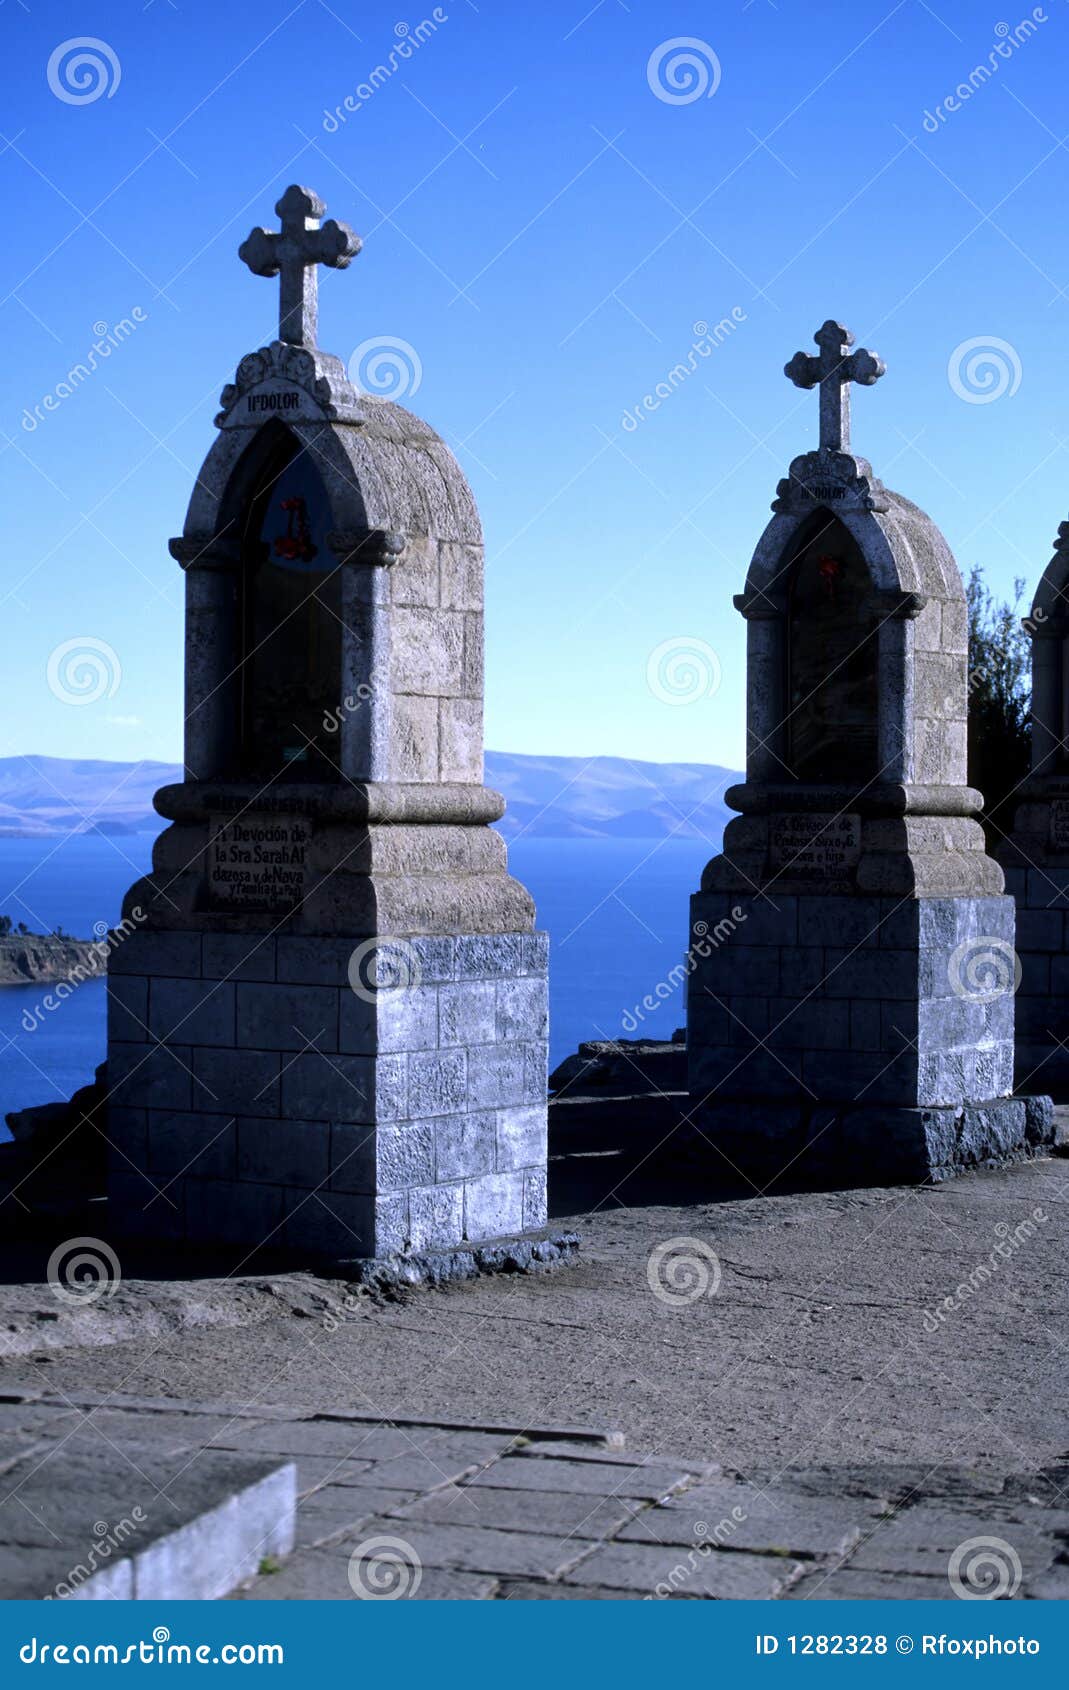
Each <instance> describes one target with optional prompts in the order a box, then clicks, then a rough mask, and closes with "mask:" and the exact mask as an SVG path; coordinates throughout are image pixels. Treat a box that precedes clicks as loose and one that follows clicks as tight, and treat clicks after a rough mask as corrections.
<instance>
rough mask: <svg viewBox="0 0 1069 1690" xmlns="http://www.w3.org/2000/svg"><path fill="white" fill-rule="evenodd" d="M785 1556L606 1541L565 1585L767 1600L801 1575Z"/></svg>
mask: <svg viewBox="0 0 1069 1690" xmlns="http://www.w3.org/2000/svg"><path fill="white" fill-rule="evenodd" d="M801 1571H802V1567H801V1564H800V1563H799V1562H797V1561H792V1560H789V1559H788V1558H787V1557H786V1556H774V1555H747V1554H742V1553H734V1552H729V1551H725V1550H710V1551H709V1553H708V1554H707V1555H703V1554H701V1553H700V1552H699V1551H697V1550H687V1551H684V1550H681V1549H677V1548H676V1547H675V1546H674V1545H672V1544H666V1545H659V1544H648V1543H620V1542H616V1543H607V1544H605V1545H604V1546H603V1547H602V1548H600V1549H596V1550H595V1551H594V1553H593V1554H592V1555H590V1556H588V1557H587V1558H586V1559H585V1560H584V1561H583V1562H582V1563H581V1565H579V1566H578V1567H576V1568H574V1569H573V1571H572V1572H570V1573H567V1574H566V1575H565V1583H566V1584H582V1585H587V1584H593V1585H604V1586H606V1587H607V1588H609V1589H616V1590H634V1591H641V1592H642V1594H643V1595H649V1596H661V1597H666V1598H667V1597H671V1596H675V1595H679V1594H683V1595H687V1594H692V1595H695V1596H705V1597H713V1598H716V1599H718V1600H720V1601H768V1600H770V1599H771V1598H772V1597H774V1596H779V1595H780V1594H781V1592H782V1591H783V1590H784V1588H785V1586H787V1585H788V1584H790V1583H791V1582H792V1581H793V1580H794V1579H796V1578H797V1577H798V1575H799V1574H800V1573H801Z"/></svg>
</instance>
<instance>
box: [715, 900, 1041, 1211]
mask: <svg viewBox="0 0 1069 1690" xmlns="http://www.w3.org/2000/svg"><path fill="white" fill-rule="evenodd" d="M717 932H719V933H720V934H721V936H722V937H721V939H720V941H719V942H717V941H716V939H715V938H713V937H712V936H713V935H715V934H716V933H717ZM691 933H692V951H691V955H692V958H693V961H694V969H693V973H692V975H691V980H690V1003H689V1017H688V1024H689V1038H688V1043H689V1062H690V1088H691V1094H692V1107H693V1105H694V1104H695V1103H696V1104H697V1105H698V1110H697V1114H696V1115H695V1116H694V1120H695V1124H696V1125H697V1126H698V1128H699V1129H700V1130H702V1131H704V1132H706V1133H707V1134H708V1135H709V1136H710V1137H711V1138H712V1139H713V1142H714V1143H715V1145H716V1147H717V1149H718V1150H719V1151H720V1152H721V1153H722V1154H723V1155H724V1156H725V1157H726V1158H727V1159H728V1160H729V1161H730V1162H732V1163H734V1164H736V1165H737V1166H739V1167H740V1168H742V1169H744V1170H745V1171H747V1172H748V1173H749V1174H750V1176H751V1177H756V1178H758V1180H759V1182H760V1183H766V1182H767V1181H769V1180H774V1179H775V1178H776V1177H777V1176H779V1175H783V1174H785V1173H786V1174H788V1175H789V1176H790V1177H791V1178H792V1180H795V1181H804V1180H806V1179H812V1180H814V1181H818V1182H820V1183H826V1184H837V1183H845V1184H860V1185H864V1184H873V1185H881V1184H893V1183H899V1182H908V1183H912V1182H916V1181H922V1180H941V1179H945V1178H946V1177H948V1176H949V1175H951V1174H955V1173H958V1172H961V1171H963V1170H964V1169H967V1168H973V1167H992V1166H997V1165H999V1164H1001V1163H1003V1162H1005V1161H1008V1160H1013V1159H1015V1158H1017V1157H1018V1156H1020V1155H1025V1154H1029V1153H1031V1152H1032V1151H1034V1150H1035V1149H1037V1148H1038V1147H1039V1146H1040V1145H1042V1144H1044V1143H1046V1142H1048V1141H1049V1139H1050V1135H1051V1111H1050V1106H1049V1104H1048V1102H1047V1100H1046V1099H1042V1100H1039V1099H1035V1098H1030V1099H1027V1100H1025V1099H1022V1098H1014V1097H1012V1096H1011V1093H1012V1090H1013V1010H1014V1000H1013V991H1012V987H1013V939H1014V910H1013V900H1012V899H1011V898H1008V897H975V898H965V897H958V898H931V897H926V898H905V899H903V898H890V897H883V898H877V897H851V896H848V895H840V896H835V895H828V896H819V895H817V896H814V895H812V894H809V895H805V894H803V895H784V894H782V893H780V892H779V890H778V889H777V888H776V887H770V890H769V897H768V898H762V897H758V896H755V895H754V894H752V893H744V892H736V893H732V894H725V893H716V892H699V893H697V894H696V895H695V897H694V898H693V899H692V900H691Z"/></svg>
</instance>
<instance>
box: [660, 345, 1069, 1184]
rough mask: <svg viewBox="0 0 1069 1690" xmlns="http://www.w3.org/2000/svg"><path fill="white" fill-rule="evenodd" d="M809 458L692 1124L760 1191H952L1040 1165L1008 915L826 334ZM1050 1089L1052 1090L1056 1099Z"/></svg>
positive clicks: (960, 656)
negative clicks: (1023, 1160)
mask: <svg viewBox="0 0 1069 1690" xmlns="http://www.w3.org/2000/svg"><path fill="white" fill-rule="evenodd" d="M816 340H817V344H818V346H819V347H820V357H819V358H814V357H811V356H809V355H807V354H805V353H798V354H797V355H796V356H795V358H793V359H792V360H791V362H790V363H789V364H788V365H787V367H786V374H787V375H788V376H790V377H791V379H792V380H794V381H795V382H797V384H798V385H799V386H803V387H811V386H814V385H818V384H819V386H820V389H821V443H820V447H819V449H818V450H817V451H816V452H808V453H805V454H803V455H802V456H801V457H798V458H795V459H794V461H793V462H792V464H791V466H790V473H789V475H788V477H787V478H786V479H785V480H783V481H781V482H780V484H779V487H778V489H777V496H776V499H775V501H774V503H773V506H772V510H773V513H774V514H773V517H772V520H771V522H770V523H769V524H768V526H767V528H766V529H765V532H764V534H763V535H762V537H761V539H760V541H759V542H758V545H757V549H756V551H755V552H754V556H753V560H752V562H751V565H750V570H749V573H748V576H747V581H746V590H745V592H744V593H743V594H742V595H741V596H740V597H739V598H738V599H736V604H737V606H738V608H739V610H740V611H741V612H742V614H743V615H744V616H745V618H746V621H747V682H748V685H747V740H748V745H747V761H746V782H745V784H744V785H742V786H738V787H735V788H733V789H731V790H730V791H729V792H728V793H727V794H726V798H727V802H728V804H729V805H731V807H732V808H734V809H736V810H738V811H740V812H741V815H740V816H739V817H738V819H737V820H733V821H732V822H730V823H729V825H728V827H727V829H726V831H725V835H724V845H723V851H722V853H721V855H719V856H718V857H715V858H714V859H713V861H712V862H710V863H709V864H708V866H707V868H706V870H705V873H704V875H703V877H702V884H701V890H700V892H699V893H698V895H697V896H696V897H695V898H694V900H693V905H692V911H691V933H690V948H689V951H688V955H687V967H688V970H689V973H690V981H689V993H688V1016H687V1044H688V1062H689V1086H690V1094H691V1116H692V1119H693V1121H694V1122H695V1124H696V1125H697V1127H698V1129H699V1130H700V1131H702V1132H703V1133H705V1134H706V1136H707V1138H708V1139H709V1140H710V1141H711V1143H712V1146H713V1147H714V1148H715V1151H716V1152H718V1153H719V1154H720V1155H721V1156H722V1157H727V1158H729V1159H730V1160H731V1161H732V1162H733V1163H734V1164H735V1166H736V1167H737V1168H740V1169H742V1170H743V1171H744V1172H745V1173H746V1174H747V1175H748V1177H750V1178H751V1179H753V1180H754V1182H755V1183H757V1184H758V1185H767V1184H768V1183H769V1182H770V1181H771V1180H773V1179H775V1178H776V1177H777V1176H780V1175H788V1174H789V1177H790V1178H791V1180H792V1182H795V1181H797V1180H799V1179H803V1180H805V1179H808V1180H811V1181H815V1182H819V1183H822V1184H827V1185H865V1184H881V1183H888V1182H895V1181H917V1180H939V1179H944V1178H946V1177H947V1175H948V1174H953V1173H956V1172H958V1171H960V1170H962V1169H965V1168H970V1167H977V1166H984V1167H990V1166H994V1165H997V1164H999V1163H1002V1162H1008V1161H1012V1160H1014V1159H1015V1158H1017V1157H1019V1156H1024V1155H1028V1154H1030V1153H1033V1152H1034V1151H1035V1150H1036V1149H1037V1148H1039V1147H1040V1146H1041V1145H1044V1144H1047V1143H1049V1142H1050V1140H1051V1138H1052V1136H1053V1118H1052V1117H1053V1111H1052V1108H1051V1104H1050V1100H1049V1099H1048V1098H1046V1097H1042V1098H1023V1097H1014V1096H1013V1095H1012V1092H1013V1038H1014V991H1015V989H1016V985H1017V983H1018V970H1017V958H1016V954H1015V950H1014V907H1013V902H1012V899H1011V898H1009V897H1007V896H1005V895H1004V894H1003V877H1002V871H1001V870H1000V868H999V866H998V864H997V863H995V862H994V861H993V859H992V858H991V857H989V856H988V855H987V853H986V850H985V847H984V837H983V833H982V830H981V827H980V824H979V821H978V819H977V818H978V816H979V812H980V807H981V803H982V799H981V795H980V794H979V793H978V792H976V791H974V790H972V789H971V788H970V787H969V786H968V785H967V781H966V728H967V716H968V694H967V680H966V662H967V650H968V639H967V616H966V603H965V593H964V589H963V586H962V581H961V576H960V574H959V572H958V568H957V565H956V563H955V562H954V559H953V557H952V555H951V553H950V549H949V547H948V546H947V544H946V541H945V539H944V538H943V536H942V535H941V534H940V532H939V530H938V529H937V528H936V526H935V524H934V523H933V522H932V521H931V520H930V518H928V517H927V516H925V514H924V512H923V511H920V510H918V509H917V507H916V506H915V505H914V504H912V503H911V502H910V501H909V500H908V499H905V498H903V497H902V495H901V494H899V493H895V492H892V491H891V490H890V489H889V488H887V487H885V486H883V484H882V483H881V482H880V481H878V480H877V479H876V477H875V476H874V475H873V473H872V467H871V465H870V464H868V463H867V462H866V461H865V460H864V459H862V458H858V457H856V456H854V454H853V453H852V452H851V451H850V449H849V428H848V424H849V412H848V408H847V405H846V399H845V394H846V392H847V386H848V383H849V382H850V381H851V380H856V381H862V382H866V383H869V384H871V382H872V381H874V380H876V379H877V378H878V377H879V376H880V375H882V373H883V364H882V361H881V360H880V359H878V358H877V357H876V356H875V354H872V353H869V352H867V351H864V350H862V351H859V352H856V353H853V354H851V355H849V356H847V347H848V346H849V345H850V344H851V337H850V336H849V334H848V333H847V331H846V330H845V329H844V328H843V327H842V326H841V325H840V324H837V323H835V322H833V321H830V320H829V321H828V322H827V323H825V324H824V326H823V328H822V329H821V330H820V331H819V332H818V334H817V336H816ZM1043 1089H1044V1090H1045V1087H1044V1088H1043Z"/></svg>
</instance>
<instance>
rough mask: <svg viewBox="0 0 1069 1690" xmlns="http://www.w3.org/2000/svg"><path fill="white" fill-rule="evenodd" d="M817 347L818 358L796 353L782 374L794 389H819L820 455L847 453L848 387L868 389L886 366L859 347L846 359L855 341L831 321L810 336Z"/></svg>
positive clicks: (848, 428)
mask: <svg viewBox="0 0 1069 1690" xmlns="http://www.w3.org/2000/svg"><path fill="white" fill-rule="evenodd" d="M813 339H814V340H815V341H816V343H817V345H818V346H819V347H820V355H819V357H816V358H814V357H813V355H812V353H809V352H796V353H795V355H794V357H793V358H792V359H791V361H790V363H789V364H784V366H783V373H784V375H785V376H789V377H790V379H791V381H793V383H794V385H795V387H816V386H818V384H819V387H820V447H821V451H825V450H827V451H831V452H849V450H850V383H851V382H852V381H858V382H860V383H861V385H862V387H871V386H872V385H873V383H874V382H877V381H879V379H880V377H881V376H882V375H883V374H884V373H885V371H886V369H887V365H886V364H885V363H884V361H883V359H882V358H881V357H879V355H878V354H877V353H875V352H869V351H868V350H867V348H865V347H860V348H859V350H858V351H857V352H853V353H850V354H849V356H848V355H847V349H848V347H851V346H853V344H854V337H853V335H852V334H851V333H850V330H849V329H845V328H844V327H843V325H842V323H836V322H834V321H833V320H832V318H830V317H829V318H828V321H827V322H826V323H825V324H824V325H823V327H822V328H819V329H818V330H817V332H816V334H815V335H814V336H813Z"/></svg>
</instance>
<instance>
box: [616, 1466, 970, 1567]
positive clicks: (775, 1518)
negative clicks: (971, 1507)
mask: <svg viewBox="0 0 1069 1690" xmlns="http://www.w3.org/2000/svg"><path fill="white" fill-rule="evenodd" d="M878 1521H879V1515H878V1513H877V1511H876V1505H872V1506H870V1507H865V1506H863V1505H859V1504H856V1503H855V1504H854V1505H851V1504H850V1502H848V1501H840V1500H839V1499H838V1498H827V1497H796V1496H791V1495H789V1494H788V1495H786V1496H785V1495H784V1494H783V1493H782V1491H780V1492H777V1491H775V1490H773V1491H771V1492H767V1491H766V1492H762V1491H758V1490H755V1489H754V1488H753V1487H752V1486H751V1485H734V1484H714V1485H699V1486H697V1487H696V1488H695V1489H693V1490H689V1491H687V1492H686V1494H685V1495H683V1496H678V1497H672V1498H670V1499H669V1500H668V1501H666V1502H665V1503H664V1504H663V1505H662V1506H660V1507H658V1508H651V1509H649V1510H647V1511H646V1512H645V1513H643V1514H640V1515H639V1516H638V1517H637V1518H636V1519H634V1520H633V1521H632V1522H631V1523H630V1524H628V1525H626V1526H625V1527H624V1528H623V1530H622V1531H621V1532H620V1534H619V1536H620V1539H621V1541H623V1542H630V1543H662V1544H663V1543H670V1544H678V1545H681V1546H684V1547H687V1548H691V1547H693V1546H694V1545H696V1544H701V1543H711V1544H713V1545H715V1546H718V1547H722V1548H728V1549H732V1550H737V1549H749V1550H757V1551H764V1552H765V1553H767V1554H776V1555H805V1556H809V1557H814V1556H820V1555H834V1556H844V1555H848V1554H849V1553H850V1552H851V1550H853V1549H855V1548H856V1547H857V1545H858V1544H859V1543H860V1542H861V1539H862V1537H863V1536H865V1535H866V1534H867V1533H869V1532H871V1531H873V1530H874V1529H875V1527H876V1526H877V1524H878ZM960 1541H961V1538H960V1533H959V1536H958V1537H957V1538H956V1539H955V1542H956V1543H957V1542H960ZM953 1547H954V1545H953V1544H952V1545H951V1548H953Z"/></svg>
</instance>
